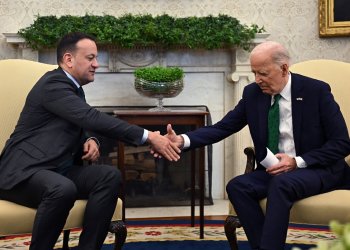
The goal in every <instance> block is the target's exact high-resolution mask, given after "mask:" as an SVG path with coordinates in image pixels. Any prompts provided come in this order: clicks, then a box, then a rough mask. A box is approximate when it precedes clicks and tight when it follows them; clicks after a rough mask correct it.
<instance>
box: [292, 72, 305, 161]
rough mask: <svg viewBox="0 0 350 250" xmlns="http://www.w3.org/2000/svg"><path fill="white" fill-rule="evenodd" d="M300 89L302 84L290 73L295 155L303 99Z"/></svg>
mask: <svg viewBox="0 0 350 250" xmlns="http://www.w3.org/2000/svg"><path fill="white" fill-rule="evenodd" d="M302 90H303V84H302V83H301V82H300V81H298V80H297V79H296V78H295V76H294V74H292V94H291V101H292V119H293V136H294V144H295V151H296V154H297V155H298V152H299V149H300V139H301V138H300V136H301V122H302V115H303V100H304V98H305V96H304V94H303V91H302Z"/></svg>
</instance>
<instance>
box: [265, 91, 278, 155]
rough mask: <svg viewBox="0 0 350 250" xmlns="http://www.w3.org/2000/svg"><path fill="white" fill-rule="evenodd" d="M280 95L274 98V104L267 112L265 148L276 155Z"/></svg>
mask: <svg viewBox="0 0 350 250" xmlns="http://www.w3.org/2000/svg"><path fill="white" fill-rule="evenodd" d="M280 98H281V95H280V94H277V95H275V96H274V102H273V104H272V105H271V107H270V110H269V117H268V142H267V147H268V148H269V149H270V150H271V152H272V153H274V154H277V153H278V142H279V125H280V109H279V104H278V101H279V100H280Z"/></svg>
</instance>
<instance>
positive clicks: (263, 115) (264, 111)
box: [257, 94, 271, 145]
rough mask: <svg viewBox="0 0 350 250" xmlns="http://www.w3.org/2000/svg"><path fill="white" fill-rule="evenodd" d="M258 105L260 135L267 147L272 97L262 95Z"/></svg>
mask: <svg viewBox="0 0 350 250" xmlns="http://www.w3.org/2000/svg"><path fill="white" fill-rule="evenodd" d="M257 103H258V112H259V135H260V136H261V141H262V142H263V143H264V145H267V136H268V135H267V118H268V113H269V108H270V106H271V96H270V95H266V94H262V95H260V97H259V101H258V102H257Z"/></svg>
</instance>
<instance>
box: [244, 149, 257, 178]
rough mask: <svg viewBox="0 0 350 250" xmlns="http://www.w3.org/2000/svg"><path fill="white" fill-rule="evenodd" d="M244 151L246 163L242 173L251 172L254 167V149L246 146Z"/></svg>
mask: <svg viewBox="0 0 350 250" xmlns="http://www.w3.org/2000/svg"><path fill="white" fill-rule="evenodd" d="M244 153H245V154H246V156H247V163H246V166H245V171H244V173H245V174H246V173H251V172H253V171H254V169H255V150H254V148H253V147H247V148H245V149H244Z"/></svg>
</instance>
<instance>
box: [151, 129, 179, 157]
mask: <svg viewBox="0 0 350 250" xmlns="http://www.w3.org/2000/svg"><path fill="white" fill-rule="evenodd" d="M147 141H148V142H149V143H150V144H151V153H152V154H153V155H154V156H155V157H160V156H163V157H165V158H166V159H167V160H169V161H177V160H179V159H180V155H179V154H180V153H181V150H180V149H179V147H177V145H176V144H175V143H174V142H172V141H171V140H169V139H168V138H166V137H165V136H162V135H160V134H159V132H152V131H149V132H148V138H147Z"/></svg>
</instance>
